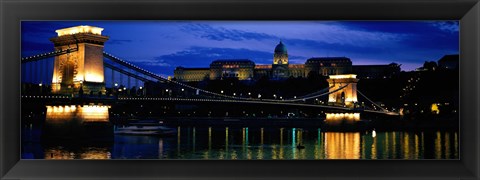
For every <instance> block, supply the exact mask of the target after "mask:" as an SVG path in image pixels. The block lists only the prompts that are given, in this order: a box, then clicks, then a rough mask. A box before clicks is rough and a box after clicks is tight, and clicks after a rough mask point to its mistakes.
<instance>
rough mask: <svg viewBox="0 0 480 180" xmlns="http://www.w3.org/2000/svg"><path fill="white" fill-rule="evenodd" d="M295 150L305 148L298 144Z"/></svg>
mask: <svg viewBox="0 0 480 180" xmlns="http://www.w3.org/2000/svg"><path fill="white" fill-rule="evenodd" d="M297 149H305V146H304V145H301V144H298V145H297Z"/></svg>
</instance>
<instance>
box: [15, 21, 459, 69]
mask: <svg viewBox="0 0 480 180" xmlns="http://www.w3.org/2000/svg"><path fill="white" fill-rule="evenodd" d="M77 25H91V26H97V27H102V28H104V31H103V32H102V35H106V36H109V37H110V40H108V41H107V42H106V44H105V51H106V52H108V53H111V54H113V55H115V56H117V57H120V58H123V59H125V60H128V61H130V62H132V63H134V64H136V65H138V66H140V67H143V68H145V69H147V70H150V71H152V72H154V73H158V74H162V75H173V70H174V69H175V67H177V66H184V67H209V65H210V63H211V61H213V60H216V59H251V60H253V61H254V62H255V63H256V64H271V63H272V59H273V50H274V48H275V46H276V45H277V44H278V42H279V41H280V40H282V41H283V43H284V44H285V45H286V46H287V49H288V54H289V60H290V64H297V63H304V62H305V61H306V60H307V59H308V58H311V57H326V56H330V57H333V56H345V57H348V58H350V59H351V60H352V62H353V64H354V65H361V64H388V63H391V62H396V63H399V64H402V66H401V67H402V70H404V71H410V70H414V69H415V68H418V67H421V66H422V65H423V63H424V62H425V61H437V60H438V59H440V58H441V57H442V56H444V55H446V54H458V53H459V24H458V21H48V22H42V21H23V22H22V57H25V56H30V55H35V54H39V53H44V52H50V51H52V50H53V44H52V43H51V42H50V41H49V38H51V37H55V36H57V35H56V33H55V30H56V29H61V28H67V27H71V26H77Z"/></svg>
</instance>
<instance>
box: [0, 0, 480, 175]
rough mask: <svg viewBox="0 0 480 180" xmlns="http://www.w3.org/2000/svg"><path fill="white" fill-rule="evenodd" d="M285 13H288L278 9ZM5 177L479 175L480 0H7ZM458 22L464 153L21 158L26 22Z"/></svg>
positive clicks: (1, 30)
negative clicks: (400, 157) (375, 157)
mask: <svg viewBox="0 0 480 180" xmlns="http://www.w3.org/2000/svg"><path fill="white" fill-rule="evenodd" d="M279 12H281V13H279ZM0 19H1V20H0V39H1V40H2V41H1V43H0V58H1V60H0V179H54V178H57V179H58V178H59V179H66V178H69V179H71V178H79V179H80V178H81V179H87V178H94V179H107V178H111V179H152V178H155V179H158V178H165V179H173V178H175V179H260V178H261V179H319V178H327V179H332V178H335V179H340V178H342V179H359V177H362V178H365V179H385V178H389V179H413V178H415V179H417V178H418V179H479V178H480V174H479V172H480V166H479V164H480V161H479V156H480V146H479V145H480V143H479V142H480V141H479V137H480V133H479V131H480V126H479V109H480V107H479V102H480V96H479V95H480V83H479V82H480V80H479V78H480V73H479V71H478V70H479V69H480V63H479V62H480V1H479V0H403V1H402V0H390V1H381V0H357V1H354V0H337V1H333V0H323V1H316V0H300V1H293V0H258V1H255V0H245V1H239V0H223V1H221V0H197V1H195V0H180V1H172V0H160V1H154V0H140V1H134V0H119V1H114V0H84V1H81V0H38V1H32V0H15V1H14V0H0ZM184 19H188V20H438V19H441V20H460V42H461V46H460V52H461V53H460V59H461V61H460V67H461V71H460V79H461V80H460V87H461V88H460V91H461V93H460V99H461V101H460V106H461V110H460V118H461V121H460V123H461V130H460V137H461V139H460V144H461V146H460V155H461V156H460V158H461V160H434V161H430V160H409V161H395V160H385V161H367V160H328V161H247V160H239V161H227V160H223V161H222V160H209V161H199V160H180V161H175V160H165V161H163V160H162V161H160V160H158V161H148V160H147V161H142V160H114V161H108V160H82V161H77V160H59V161H47V160H36V161H33V160H20V155H19V152H20V150H19V148H20V137H19V136H18V134H19V123H18V122H19V121H20V109H19V107H20V106H19V105H20V102H19V100H20V99H19V97H20V90H19V89H20V85H19V82H20V81H19V80H20V70H19V68H13V67H20V61H19V60H20V53H19V52H20V41H19V37H20V21H21V20H184Z"/></svg>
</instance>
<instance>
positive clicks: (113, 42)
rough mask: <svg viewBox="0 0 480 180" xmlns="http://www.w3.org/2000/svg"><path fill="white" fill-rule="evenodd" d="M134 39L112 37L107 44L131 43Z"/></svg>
mask: <svg viewBox="0 0 480 180" xmlns="http://www.w3.org/2000/svg"><path fill="white" fill-rule="evenodd" d="M131 42H133V40H130V39H110V40H108V41H107V44H116V45H117V44H118V45H120V44H121V45H123V44H125V43H131Z"/></svg>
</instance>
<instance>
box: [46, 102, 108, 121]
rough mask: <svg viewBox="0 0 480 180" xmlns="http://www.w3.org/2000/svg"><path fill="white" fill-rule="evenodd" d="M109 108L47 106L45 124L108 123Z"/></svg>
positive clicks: (94, 106) (95, 106)
mask: <svg viewBox="0 0 480 180" xmlns="http://www.w3.org/2000/svg"><path fill="white" fill-rule="evenodd" d="M108 108H109V106H97V105H84V106H77V105H70V106H69V105H67V106H47V116H46V122H47V123H53V124H55V123H64V122H67V121H78V123H83V122H108V121H109V114H108Z"/></svg>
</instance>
